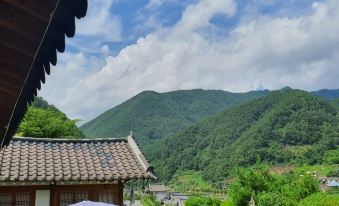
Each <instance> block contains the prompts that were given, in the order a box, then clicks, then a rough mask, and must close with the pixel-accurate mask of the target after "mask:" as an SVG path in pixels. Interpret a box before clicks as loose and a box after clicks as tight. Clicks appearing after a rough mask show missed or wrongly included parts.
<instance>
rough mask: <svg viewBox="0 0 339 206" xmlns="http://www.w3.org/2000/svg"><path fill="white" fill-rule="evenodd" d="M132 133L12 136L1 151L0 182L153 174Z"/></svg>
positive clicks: (99, 179) (78, 180)
mask: <svg viewBox="0 0 339 206" xmlns="http://www.w3.org/2000/svg"><path fill="white" fill-rule="evenodd" d="M152 170H153V167H152V166H150V165H149V164H148V162H147V160H146V159H145V157H144V156H143V155H142V153H141V151H140V149H139V148H138V146H137V145H136V143H135V142H134V140H133V138H132V137H131V136H129V137H127V138H121V139H93V140H87V139H86V140H64V139H40V138H13V139H12V141H11V142H10V144H9V146H8V147H6V148H4V149H2V150H1V151H0V185H1V184H9V183H11V184H12V183H28V184H30V183H34V184H39V183H46V182H47V183H52V184H53V183H56V184H59V183H60V184H63V183H70V182H73V183H75V184H76V183H82V182H107V181H119V180H124V181H126V180H131V179H148V178H154V175H153V174H152V172H153V171H152Z"/></svg>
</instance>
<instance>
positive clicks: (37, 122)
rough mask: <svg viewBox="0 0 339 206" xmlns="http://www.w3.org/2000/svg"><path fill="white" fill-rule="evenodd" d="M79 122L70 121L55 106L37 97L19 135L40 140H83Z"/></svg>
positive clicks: (21, 126) (19, 130)
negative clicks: (77, 123)
mask: <svg viewBox="0 0 339 206" xmlns="http://www.w3.org/2000/svg"><path fill="white" fill-rule="evenodd" d="M77 121H78V120H70V119H69V118H68V117H67V116H66V114H64V113H63V112H61V111H60V110H59V109H57V108H56V107H55V106H54V105H50V104H48V102H47V101H45V100H44V99H42V98H41V97H36V98H34V102H32V105H31V106H30V107H29V108H28V111H27V113H26V115H25V117H24V119H23V121H22V122H21V124H20V126H19V129H18V132H17V135H19V136H24V137H40V138H71V139H73V138H83V137H84V134H83V133H82V131H81V130H80V129H79V128H78V127H77V125H76V122H77Z"/></svg>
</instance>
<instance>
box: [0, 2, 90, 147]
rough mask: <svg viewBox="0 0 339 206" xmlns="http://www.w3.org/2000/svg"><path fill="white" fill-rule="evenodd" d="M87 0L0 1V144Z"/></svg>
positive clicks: (84, 9)
mask: <svg viewBox="0 0 339 206" xmlns="http://www.w3.org/2000/svg"><path fill="white" fill-rule="evenodd" d="M86 12H87V0H0V148H2V147H4V146H6V145H8V144H9V142H10V140H11V138H12V136H13V135H14V134H15V132H16V129H17V128H18V125H19V124H20V122H21V120H22V118H23V117H24V114H25V112H26V110H27V106H28V104H30V103H31V102H32V100H33V98H34V96H36V94H37V90H38V89H40V88H41V83H44V82H45V73H47V74H50V64H52V65H56V63H57V51H58V52H64V50H65V35H66V36H67V37H73V36H74V34H75V17H76V18H79V19H80V18H82V17H84V16H85V15H86Z"/></svg>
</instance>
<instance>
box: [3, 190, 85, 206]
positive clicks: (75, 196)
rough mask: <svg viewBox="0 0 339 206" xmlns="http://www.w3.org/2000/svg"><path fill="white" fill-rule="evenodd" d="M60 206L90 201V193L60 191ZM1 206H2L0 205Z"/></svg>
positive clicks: (83, 191)
mask: <svg viewBox="0 0 339 206" xmlns="http://www.w3.org/2000/svg"><path fill="white" fill-rule="evenodd" d="M59 194H60V200H59V201H60V204H59V205H60V206H68V205H71V204H73V203H78V202H81V201H84V200H88V191H87V190H79V191H60V193H59ZM0 206H1V205H0Z"/></svg>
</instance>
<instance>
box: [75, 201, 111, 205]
mask: <svg viewBox="0 0 339 206" xmlns="http://www.w3.org/2000/svg"><path fill="white" fill-rule="evenodd" d="M69 206H117V205H113V204H107V203H102V202H92V201H82V202H79V203H76V204H72V205H69Z"/></svg>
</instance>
